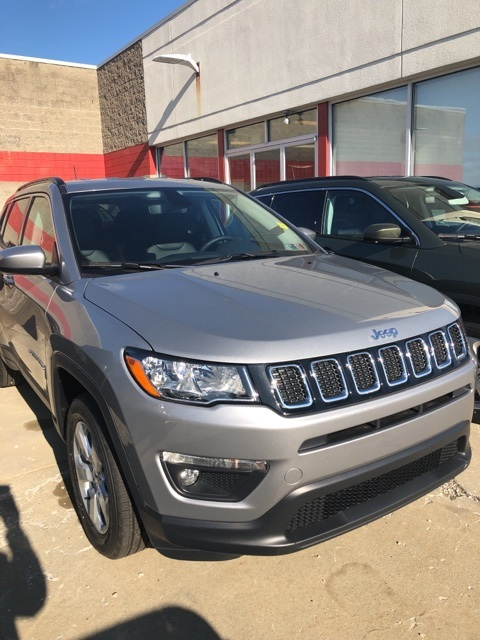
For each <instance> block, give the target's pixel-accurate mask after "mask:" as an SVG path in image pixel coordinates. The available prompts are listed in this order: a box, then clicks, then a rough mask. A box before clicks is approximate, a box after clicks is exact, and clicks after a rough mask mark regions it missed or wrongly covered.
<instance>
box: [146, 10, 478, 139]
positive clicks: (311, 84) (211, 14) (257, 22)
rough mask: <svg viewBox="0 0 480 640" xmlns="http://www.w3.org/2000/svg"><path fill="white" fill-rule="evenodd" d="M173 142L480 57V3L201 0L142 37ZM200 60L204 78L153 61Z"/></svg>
mask: <svg viewBox="0 0 480 640" xmlns="http://www.w3.org/2000/svg"><path fill="white" fill-rule="evenodd" d="M142 44H143V58H144V70H145V90H146V104H147V126H148V134H149V141H150V144H152V145H161V144H163V143H168V142H171V141H175V140H177V139H182V138H188V137H191V136H194V135H199V134H201V133H202V132H206V131H211V130H215V129H218V128H221V127H225V126H229V125H232V124H234V123H240V122H244V121H251V120H255V119H259V118H263V117H265V116H266V115H274V114H280V113H282V112H283V111H284V110H286V109H291V108H297V107H303V106H306V105H311V104H315V103H318V102H323V101H327V100H328V101H335V100H338V99H340V98H345V97H353V96H356V95H361V94H362V93H367V92H371V91H377V90H379V89H382V88H387V87H391V86H396V85H398V84H399V83H401V82H405V81H407V80H410V79H412V80H413V79H416V78H419V77H426V76H428V75H430V74H431V75H434V74H439V73H441V72H443V71H450V70H455V69H458V68H465V66H466V65H468V64H469V63H471V64H474V63H475V62H477V63H478V62H479V61H480V3H479V2H478V0H464V2H462V3H456V2H452V1H451V0H322V1H319V0H235V1H232V0H208V1H206V0H192V1H191V2H189V3H186V4H185V5H184V6H183V7H182V8H181V9H180V10H179V11H177V12H176V13H175V14H174V15H172V16H171V17H170V18H169V19H167V20H165V21H164V22H162V23H160V24H159V25H158V26H157V27H156V28H154V29H152V31H151V32H150V33H148V34H146V35H145V36H144V38H143V41H142ZM160 53H182V54H186V53H190V54H191V55H192V57H193V58H194V60H195V61H197V62H198V63H199V64H200V76H199V78H195V73H194V72H193V71H192V70H191V69H189V68H187V67H182V66H179V65H167V64H163V63H157V62H153V58H154V57H155V56H157V55H159V54H160Z"/></svg>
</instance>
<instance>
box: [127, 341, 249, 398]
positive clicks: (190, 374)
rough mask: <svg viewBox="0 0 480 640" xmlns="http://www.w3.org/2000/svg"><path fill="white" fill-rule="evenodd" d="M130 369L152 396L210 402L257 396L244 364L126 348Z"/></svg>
mask: <svg viewBox="0 0 480 640" xmlns="http://www.w3.org/2000/svg"><path fill="white" fill-rule="evenodd" d="M125 362H126V364H127V367H128V370H129V371H130V373H131V375H132V376H133V378H134V379H135V381H136V382H137V383H138V384H139V385H140V387H141V388H142V389H143V390H144V391H146V392H147V393H148V394H150V395H151V396H154V397H157V398H164V399H166V400H179V401H184V402H195V403H200V404H210V403H212V402H231V401H238V400H240V401H250V402H253V401H255V400H256V399H257V396H256V393H255V392H254V390H253V387H252V384H251V382H250V378H249V376H248V373H247V371H246V370H245V368H244V367H239V366H235V365H223V364H211V363H209V362H189V361H186V360H173V359H171V358H165V357H163V356H160V355H152V354H151V353H146V352H139V351H134V350H128V351H126V352H125Z"/></svg>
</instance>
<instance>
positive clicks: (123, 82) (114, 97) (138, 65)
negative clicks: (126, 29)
mask: <svg viewBox="0 0 480 640" xmlns="http://www.w3.org/2000/svg"><path fill="white" fill-rule="evenodd" d="M98 89H99V94H100V109H101V114H102V132H103V145H104V152H105V153H111V152H112V151H118V150H119V149H125V148H127V147H133V146H135V145H138V144H144V143H146V142H147V139H148V135H147V112H146V107H145V82H144V76H143V56H142V43H141V41H138V42H136V43H135V44H134V45H132V46H131V47H129V48H128V49H126V50H125V51H122V53H120V54H119V55H118V56H116V57H115V58H113V59H112V60H110V61H109V62H107V63H106V64H104V65H103V66H102V67H100V68H99V70H98Z"/></svg>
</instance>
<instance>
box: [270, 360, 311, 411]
mask: <svg viewBox="0 0 480 640" xmlns="http://www.w3.org/2000/svg"><path fill="white" fill-rule="evenodd" d="M270 375H271V380H272V383H273V386H274V388H275V390H276V392H277V396H278V398H279V401H280V404H281V406H282V407H283V408H284V409H293V408H301V407H309V406H310V405H311V404H312V396H311V395H310V390H309V388H308V385H307V382H306V380H305V374H304V373H303V370H302V368H301V367H299V366H298V365H297V364H289V365H285V366H280V367H270Z"/></svg>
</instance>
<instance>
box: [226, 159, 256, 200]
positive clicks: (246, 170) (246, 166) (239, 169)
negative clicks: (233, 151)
mask: <svg viewBox="0 0 480 640" xmlns="http://www.w3.org/2000/svg"><path fill="white" fill-rule="evenodd" d="M229 167H230V183H231V184H232V185H233V186H234V187H238V188H239V189H242V190H243V191H251V189H252V176H251V172H250V154H249V153H248V154H246V155H242V156H235V157H234V158H230V161H229Z"/></svg>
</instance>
